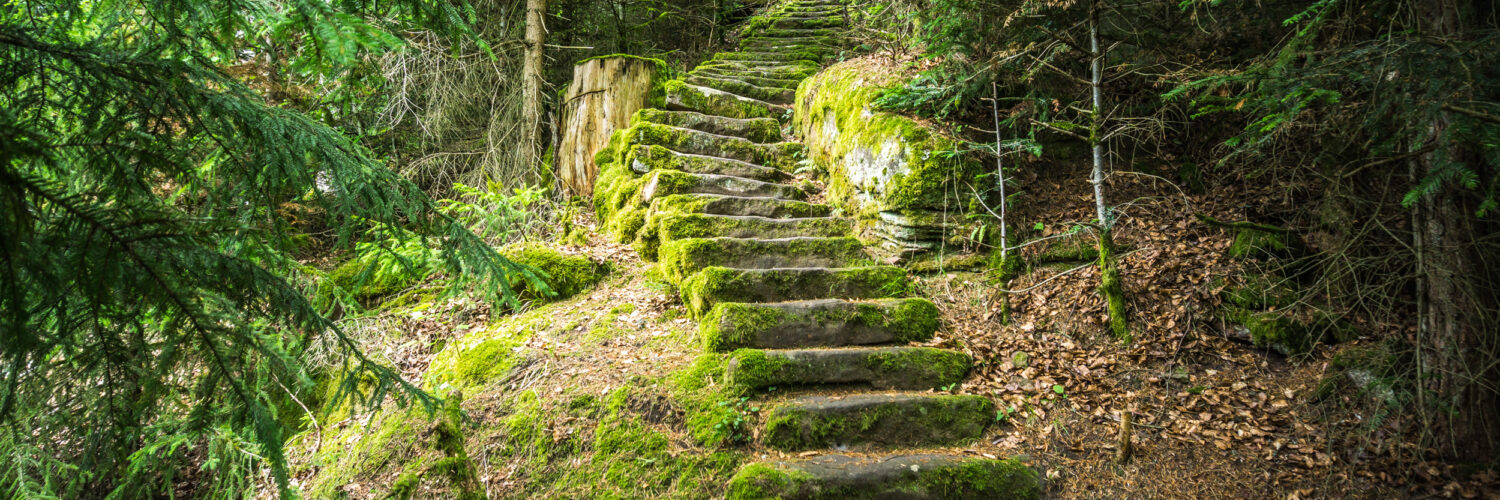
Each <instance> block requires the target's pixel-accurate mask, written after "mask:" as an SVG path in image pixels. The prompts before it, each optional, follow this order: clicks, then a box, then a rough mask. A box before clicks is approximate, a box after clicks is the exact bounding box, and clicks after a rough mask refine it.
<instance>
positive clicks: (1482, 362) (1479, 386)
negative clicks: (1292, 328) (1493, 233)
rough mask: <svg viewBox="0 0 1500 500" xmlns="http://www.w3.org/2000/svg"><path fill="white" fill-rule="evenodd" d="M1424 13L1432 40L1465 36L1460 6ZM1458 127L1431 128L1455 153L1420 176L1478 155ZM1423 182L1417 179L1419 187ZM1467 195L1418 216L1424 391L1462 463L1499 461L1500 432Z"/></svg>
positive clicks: (1427, 202)
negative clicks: (1454, 138)
mask: <svg viewBox="0 0 1500 500" xmlns="http://www.w3.org/2000/svg"><path fill="white" fill-rule="evenodd" d="M1423 7H1424V8H1423V9H1422V11H1423V12H1425V13H1426V14H1427V15H1428V29H1429V30H1430V33H1429V35H1431V36H1434V37H1437V38H1439V39H1446V38H1452V37H1457V36H1460V31H1461V26H1460V21H1459V14H1458V6H1457V5H1456V4H1455V3H1454V2H1453V1H1452V0H1429V1H1427V2H1425V5H1424V6H1423ZM1449 126H1450V123H1449V122H1448V120H1447V119H1446V118H1439V119H1437V120H1434V121H1433V123H1431V124H1430V125H1429V137H1430V138H1431V140H1433V141H1435V143H1436V144H1439V145H1443V144H1445V143H1446V144H1448V145H1447V146H1446V147H1447V148H1448V150H1447V151H1444V152H1439V151H1434V152H1431V153H1428V154H1426V155H1424V156H1422V158H1421V161H1420V167H1421V168H1420V169H1418V172H1417V174H1418V175H1420V176H1431V175H1434V174H1436V173H1437V170H1438V169H1439V168H1440V166H1439V165H1438V162H1439V161H1440V157H1442V156H1446V157H1447V158H1448V159H1449V161H1469V160H1471V158H1470V155H1468V154H1466V152H1465V151H1462V150H1459V148H1458V147H1456V146H1454V145H1452V144H1451V143H1447V142H1446V141H1444V140H1443V138H1444V136H1445V135H1447V133H1448V130H1447V129H1448V127H1449ZM1419 181H1421V178H1420V177H1416V178H1413V179H1412V182H1413V183H1416V182H1419ZM1465 195H1466V193H1464V192H1463V191H1462V190H1460V189H1456V188H1453V187H1450V186H1448V185H1447V184H1446V183H1445V184H1444V185H1443V186H1442V187H1441V188H1439V190H1438V192H1435V193H1431V194H1428V195H1426V196H1424V197H1423V198H1422V200H1421V201H1420V202H1419V203H1418V206H1417V207H1414V208H1415V210H1416V213H1415V214H1414V216H1413V220H1414V221H1415V223H1416V224H1415V227H1414V228H1413V229H1414V231H1416V235H1415V240H1416V243H1417V249H1418V250H1419V252H1418V259H1417V275H1418V278H1417V279H1418V286H1417V290H1418V293H1420V294H1422V295H1421V296H1420V297H1418V304H1419V306H1420V307H1419V310H1418V325H1417V335H1418V344H1419V345H1418V359H1417V362H1418V369H1419V373H1418V376H1419V377H1420V379H1419V386H1418V391H1419V393H1430V394H1432V395H1433V396H1434V397H1435V398H1436V401H1430V402H1427V404H1426V405H1424V406H1425V407H1424V408H1421V410H1422V411H1424V412H1431V413H1430V414H1431V415H1433V416H1436V417H1437V418H1436V419H1434V420H1433V421H1431V427H1430V429H1431V430H1432V432H1433V437H1434V438H1435V439H1436V441H1437V443H1435V444H1438V445H1440V446H1441V447H1442V448H1443V449H1445V450H1447V451H1448V452H1449V454H1450V455H1451V456H1452V457H1454V458H1457V459H1460V460H1474V461H1488V460H1492V459H1493V455H1492V454H1491V453H1492V452H1493V451H1495V449H1496V446H1495V442H1496V438H1497V434H1500V431H1497V429H1500V427H1497V425H1500V398H1497V397H1496V389H1495V387H1496V386H1495V384H1496V382H1497V378H1500V377H1497V369H1496V368H1495V367H1494V366H1493V365H1492V364H1491V363H1492V362H1493V360H1494V359H1495V358H1496V356H1497V354H1500V353H1497V352H1496V346H1495V345H1494V344H1495V341H1496V339H1495V334H1494V332H1492V331H1487V328H1486V326H1485V318H1484V312H1483V311H1484V310H1485V308H1486V307H1487V306H1489V305H1491V304H1489V303H1490V302H1493V297H1485V296H1483V295H1481V294H1480V292H1479V289H1480V288H1481V287H1479V286H1478V284H1479V280H1482V279H1484V277H1485V276H1488V274H1487V273H1485V272H1484V269H1483V268H1482V265H1481V261H1480V259H1478V258H1477V256H1476V255H1475V254H1474V252H1475V248H1476V241H1475V238H1474V236H1475V234H1477V233H1476V232H1475V231H1476V229H1475V228H1474V227H1473V224H1472V220H1471V218H1470V216H1469V214H1471V213H1473V210H1472V209H1471V207H1468V206H1467V205H1468V204H1467V203H1465V200H1466V197H1465Z"/></svg>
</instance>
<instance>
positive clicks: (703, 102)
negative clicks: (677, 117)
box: [666, 80, 788, 119]
mask: <svg viewBox="0 0 1500 500" xmlns="http://www.w3.org/2000/svg"><path fill="white" fill-rule="evenodd" d="M666 88H667V107H668V108H669V109H674V110H686V111H697V112H700V113H707V114H710V115H718V116H727V117H730V118H776V119H781V118H782V117H785V116H786V113H787V111H788V108H787V107H786V106H781V105H777V104H772V103H769V102H765V101H762V100H759V99H753V98H749V97H744V96H740V95H735V94H731V93H728V92H724V91H722V90H715V89H711V88H708V87H699V86H697V85H689V84H687V83H684V82H682V81H679V80H673V81H670V82H667V85H666Z"/></svg>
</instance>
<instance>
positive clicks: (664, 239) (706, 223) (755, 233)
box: [635, 212, 854, 311]
mask: <svg viewBox="0 0 1500 500" xmlns="http://www.w3.org/2000/svg"><path fill="white" fill-rule="evenodd" d="M853 227H854V223H853V221H852V220H850V219H843V218H835V217H807V218H801V219H771V218H767V217H751V216H740V215H709V214H684V213H677V212H654V213H649V214H648V215H647V216H646V224H645V226H644V227H642V228H641V231H640V232H639V233H638V234H637V237H636V241H635V249H636V251H637V252H639V253H640V254H641V257H642V258H645V259H646V260H653V261H654V260H656V258H657V250H658V249H659V248H661V247H662V246H663V245H666V244H669V243H671V242H674V241H677V240H682V239H688V238H721V237H722V238H790V237H794V236H824V237H827V236H845V235H848V234H849V233H850V231H851V230H852V229H853ZM704 310H705V311H706V310H707V309H704Z"/></svg>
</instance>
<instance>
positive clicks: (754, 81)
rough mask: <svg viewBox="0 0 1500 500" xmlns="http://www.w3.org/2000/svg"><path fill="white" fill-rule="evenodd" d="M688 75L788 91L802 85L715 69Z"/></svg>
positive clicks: (789, 80)
mask: <svg viewBox="0 0 1500 500" xmlns="http://www.w3.org/2000/svg"><path fill="white" fill-rule="evenodd" d="M688 75H689V76H703V77H708V78H718V79H729V80H739V81H742V82H745V83H749V84H751V85H755V86H759V87H769V88H790V89H795V88H796V87H797V85H798V84H800V83H802V80H796V79H788V78H765V77H761V76H755V73H752V72H743V71H733V72H728V71H722V70H718V69H715V68H698V69H695V70H693V71H691V72H689V73H688ZM767 119H768V118H767ZM725 135H730V134H725Z"/></svg>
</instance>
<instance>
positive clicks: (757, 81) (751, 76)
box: [688, 68, 802, 88]
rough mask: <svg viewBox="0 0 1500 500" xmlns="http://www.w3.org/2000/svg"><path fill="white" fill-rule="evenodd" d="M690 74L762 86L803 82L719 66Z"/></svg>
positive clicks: (794, 85) (779, 85)
mask: <svg viewBox="0 0 1500 500" xmlns="http://www.w3.org/2000/svg"><path fill="white" fill-rule="evenodd" d="M688 74H689V75H697V76H706V77H709V78H726V79H732V80H739V81H742V82H745V83H749V84H751V85H758V86H761V87H782V88H796V87H797V85H798V84H800V83H802V80H796V79H788V78H766V77H762V76H757V75H758V74H759V73H756V72H754V71H738V70H723V69H719V68H698V69H695V70H693V71H692V72H690V73H688Z"/></svg>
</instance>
